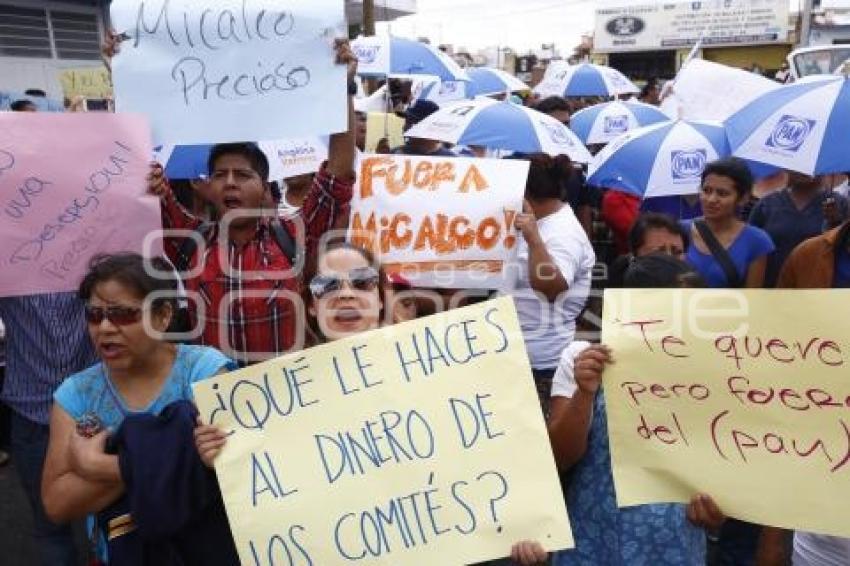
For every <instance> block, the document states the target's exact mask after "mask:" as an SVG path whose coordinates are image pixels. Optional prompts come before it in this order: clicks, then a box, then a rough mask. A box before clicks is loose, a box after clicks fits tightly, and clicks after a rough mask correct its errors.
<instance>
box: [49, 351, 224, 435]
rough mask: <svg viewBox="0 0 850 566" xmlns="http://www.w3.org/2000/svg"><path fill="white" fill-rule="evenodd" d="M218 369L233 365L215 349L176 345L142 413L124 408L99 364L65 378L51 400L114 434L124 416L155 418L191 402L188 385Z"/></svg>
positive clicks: (211, 374)
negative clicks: (168, 370)
mask: <svg viewBox="0 0 850 566" xmlns="http://www.w3.org/2000/svg"><path fill="white" fill-rule="evenodd" d="M221 369H227V370H233V369H236V364H235V363H234V362H233V361H232V360H230V358H228V357H227V356H225V355H224V354H222V353H221V352H219V351H218V350H216V349H215V348H208V347H206V346H187V345H184V344H178V345H177V355H176V357H175V358H174V365H173V366H172V368H171V373H170V374H169V375H168V377H167V378H166V380H165V383H164V384H163V386H162V391H161V392H160V394H159V396H158V397H157V398H156V399H154V401H153V402H152V403H151V404H150V405H148V406H147V407H145V409H144V410H142V411H133V410H131V409H129V408H128V407H127V405H126V404H125V403H124V400H123V399H122V398H121V394H120V393H119V392H118V390H117V389H116V388H115V386H114V385H113V383H112V381H111V380H110V379H109V377H108V376H107V374H106V372H105V371H104V365H103V363H102V362H101V363H97V364H95V365H93V366H92V367H90V368H88V369H85V370H83V371H81V372H79V373H75V374H74V375H72V376H70V377H69V378H67V379H66V380H65V381H64V382H62V385H61V386H59V389H57V390H56V393H54V395H53V398H54V400H55V401H56V403H58V404H59V406H60V407H62V408H63V409H64V410H65V412H67V413H68V414H69V415H70V416H71V418H73V419H74V420H79V419H80V418H81V417H82V416H83V415H85V414H87V413H92V414H94V415H97V417H98V418H99V419H100V421H101V423H102V424H103V426H104V427H106V428H108V429H110V430H112V431H114V430H116V429H117V428H118V427H119V426H120V425H121V423H122V422H123V421H124V417H125V416H127V415H131V414H141V413H148V414H152V415H157V414H159V413H160V412H161V411H162V410H163V409H164V408H165V407H167V406H168V405H170V404H171V403H174V402H175V401H181V400H192V399H193V397H192V387H191V385H192V384H193V383H195V382H196V381H203V380H204V379H207V378H209V377H212V376H213V375H215V374H217V373H218V372H219V371H220V370H221Z"/></svg>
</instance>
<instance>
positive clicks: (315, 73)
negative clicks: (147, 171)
mask: <svg viewBox="0 0 850 566" xmlns="http://www.w3.org/2000/svg"><path fill="white" fill-rule="evenodd" d="M112 19H113V22H114V25H115V28H116V30H117V31H118V32H124V33H127V34H128V35H129V36H130V39H129V40H127V41H126V42H124V45H123V46H122V49H121V54H120V55H119V56H117V57H116V58H115V60H114V62H113V71H114V80H115V90H116V103H117V108H118V110H119V111H131V112H141V113H144V114H147V115H148V116H149V117H150V119H151V123H152V125H153V131H154V137H155V139H156V140H157V142H158V143H172V144H195V143H218V142H231V141H244V140H264V139H269V140H271V139H283V138H293V137H301V136H309V135H317V134H329V133H334V132H340V131H343V130H345V129H346V127H347V114H346V96H347V95H346V85H345V73H346V72H345V68H344V67H343V66H340V65H336V64H335V63H334V52H333V39H334V37H337V36H341V37H342V36H344V35H345V34H344V33H343V31H341V30H344V22H345V17H344V13H343V3H342V2H340V1H339V0H312V1H310V2H303V1H299V0H218V1H217V2H215V3H212V4H207V3H203V2H195V1H191V0H115V1H114V2H113V3H112Z"/></svg>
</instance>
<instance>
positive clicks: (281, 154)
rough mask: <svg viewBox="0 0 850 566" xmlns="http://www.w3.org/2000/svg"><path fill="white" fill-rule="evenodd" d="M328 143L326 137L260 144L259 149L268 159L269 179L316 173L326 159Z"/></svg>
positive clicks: (274, 179)
mask: <svg viewBox="0 0 850 566" xmlns="http://www.w3.org/2000/svg"><path fill="white" fill-rule="evenodd" d="M328 143H329V141H328V138H326V137H321V138H319V137H311V138H302V139H297V140H278V141H266V142H260V144H259V145H260V149H262V150H263V153H265V154H266V156H267V157H268V158H269V179H270V180H272V181H276V180H280V179H287V178H289V177H295V176H297V175H305V174H307V173H316V172H317V171H318V170H319V168H320V167H321V166H322V163H324V162H325V161H326V160H327V158H328Z"/></svg>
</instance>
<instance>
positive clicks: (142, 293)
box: [77, 253, 177, 311]
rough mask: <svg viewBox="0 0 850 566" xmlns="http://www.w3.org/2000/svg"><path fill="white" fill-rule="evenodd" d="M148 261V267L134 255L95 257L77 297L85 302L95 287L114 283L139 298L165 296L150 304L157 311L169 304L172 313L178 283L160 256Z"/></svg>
mask: <svg viewBox="0 0 850 566" xmlns="http://www.w3.org/2000/svg"><path fill="white" fill-rule="evenodd" d="M147 261H148V262H149V264H148V265H145V259H144V258H143V257H142V256H141V255H139V254H135V253H118V254H98V255H96V256H94V257H93V258H91V260H90V261H89V270H88V273H86V275H85V277H83V280H82V282H80V288H79V290H78V291H77V296H78V297H79V298H80V299H82V300H83V301H88V300H89V299H91V296H92V294H93V293H94V289H95V287H97V286H98V285H100V284H101V283H106V282H107V281H117V282H119V283H121V284H122V285H124V286H125V287H127V288H128V289H131V290H132V291H133V292H134V293H135V294H136V295H137V296H138V297H139V298H141V299H145V298H146V297H147V296H148V295H150V294H151V293H156V292H160V293H162V294H163V295H164V296H162V297H157V298H156V299H154V300H153V301H152V302H151V307H152V308H153V310H155V311H156V310H160V309H162V308H163V307H165V305H171V308H172V310H175V307H176V302H177V301H176V297H177V280H176V274H175V273H174V269H173V268H172V267H171V264H169V263H168V262H167V261H166V260H165V259H163V258H161V257H154V258H151V259H149V260H147ZM148 268H151V269H148Z"/></svg>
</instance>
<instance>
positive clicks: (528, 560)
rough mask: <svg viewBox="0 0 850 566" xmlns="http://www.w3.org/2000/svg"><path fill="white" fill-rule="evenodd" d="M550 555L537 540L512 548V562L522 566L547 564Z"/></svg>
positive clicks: (524, 541)
mask: <svg viewBox="0 0 850 566" xmlns="http://www.w3.org/2000/svg"><path fill="white" fill-rule="evenodd" d="M548 558H549V555H548V554H547V553H546V551H545V550H543V547H542V546H541V545H540V543H539V542H537V541H536V540H523V541H520V542H518V543H516V544H514V545H513V547H512V548H511V560H513V561H514V562H516V563H517V564H521V565H522V566H534V565H535V564H545V563H546V560H547V559H548Z"/></svg>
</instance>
